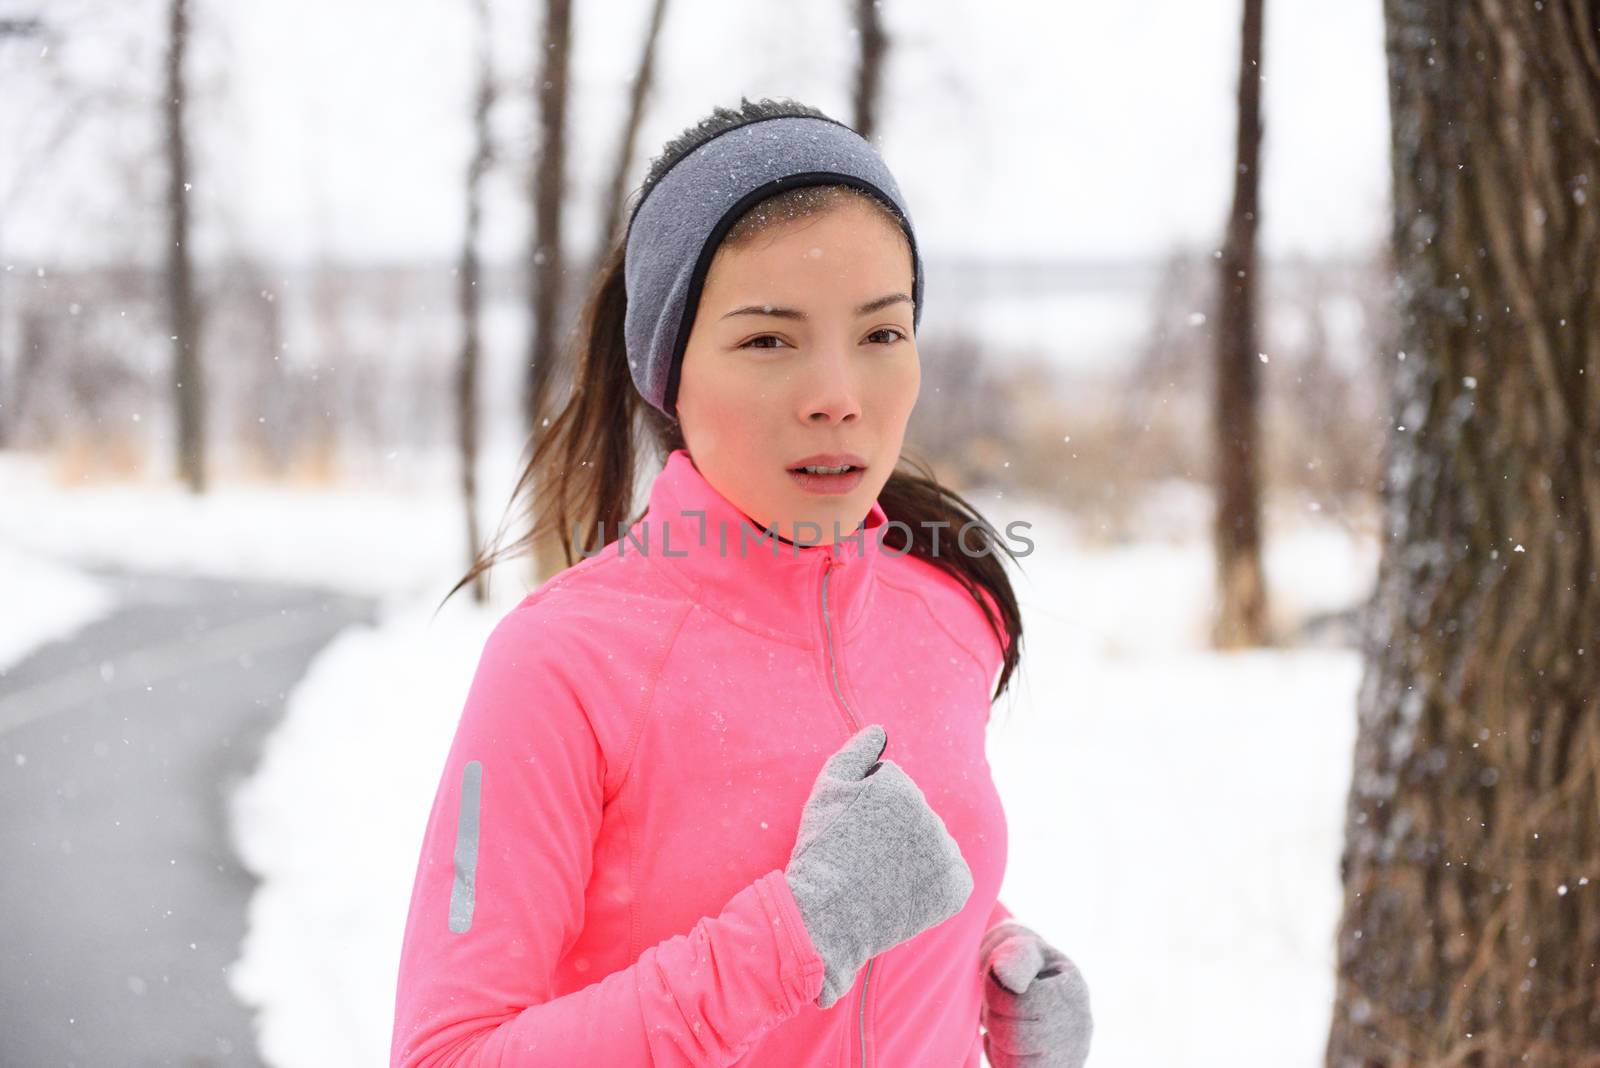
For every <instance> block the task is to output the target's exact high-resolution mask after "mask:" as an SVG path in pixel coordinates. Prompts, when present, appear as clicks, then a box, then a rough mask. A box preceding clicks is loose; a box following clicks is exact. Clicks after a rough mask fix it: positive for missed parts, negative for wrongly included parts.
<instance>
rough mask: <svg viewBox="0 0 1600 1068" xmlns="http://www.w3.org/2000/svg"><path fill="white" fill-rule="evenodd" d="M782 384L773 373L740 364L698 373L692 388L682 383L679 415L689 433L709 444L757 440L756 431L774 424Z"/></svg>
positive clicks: (780, 399) (782, 393) (780, 398)
mask: <svg viewBox="0 0 1600 1068" xmlns="http://www.w3.org/2000/svg"><path fill="white" fill-rule="evenodd" d="M782 385H783V384H782V382H781V381H775V380H774V379H773V376H772V375H771V374H761V373H753V374H752V373H747V371H742V370H741V369H738V368H725V369H724V370H723V372H722V373H720V374H706V375H696V377H695V380H694V383H693V390H692V391H687V392H686V391H685V390H684V389H683V387H682V386H680V387H679V403H678V407H679V415H680V418H681V421H682V423H683V425H684V429H685V433H686V434H693V435H694V436H695V437H697V438H699V439H700V440H701V441H702V442H704V443H707V444H711V443H713V442H714V441H719V440H720V441H734V442H739V441H744V442H748V441H751V440H754V439H753V437H752V435H753V434H754V433H755V431H757V430H759V429H761V428H768V429H770V428H771V427H772V426H773V421H772V420H773V414H774V412H775V411H776V409H778V408H779V407H780V406H781V405H782V404H783V401H784V392H783V388H782Z"/></svg>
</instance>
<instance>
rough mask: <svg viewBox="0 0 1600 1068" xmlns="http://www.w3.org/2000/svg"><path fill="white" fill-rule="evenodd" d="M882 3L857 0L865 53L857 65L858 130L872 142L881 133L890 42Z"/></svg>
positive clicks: (860, 33)
mask: <svg viewBox="0 0 1600 1068" xmlns="http://www.w3.org/2000/svg"><path fill="white" fill-rule="evenodd" d="M879 2H880V0H856V35H857V36H858V37H860V38H861V50H860V52H859V53H858V58H857V65H856V88H855V129H856V133H858V134H860V135H861V136H862V137H864V138H866V139H867V140H868V141H871V140H872V138H873V136H874V135H875V134H876V133H877V132H878V100H879V97H880V95H881V94H880V92H879V89H880V87H881V86H882V85H883V61H884V56H885V54H886V53H887V52H888V51H889V39H888V36H887V35H886V34H885V33H884V32H883V16H882V15H881V14H880V13H879V11H878V4H879Z"/></svg>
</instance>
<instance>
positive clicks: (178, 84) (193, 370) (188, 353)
mask: <svg viewBox="0 0 1600 1068" xmlns="http://www.w3.org/2000/svg"><path fill="white" fill-rule="evenodd" d="M188 6H189V5H188V0H171V2H170V6H169V8H168V39H167V84H166V90H167V92H166V100H165V106H164V108H163V111H164V115H165V118H166V133H167V279H166V281H167V309H168V316H169V317H170V322H171V329H172V345H173V369H172V370H173V374H172V379H173V389H174V391H175V395H174V398H173V401H174V406H175V410H176V413H177V423H178V439H177V445H178V457H177V460H178V472H179V475H180V477H182V479H183V481H184V482H185V483H186V484H187V485H188V487H189V489H190V491H191V492H194V493H203V492H205V488H206V435H205V382H204V379H203V376H202V373H201V367H200V352H199V346H200V324H199V321H198V314H197V309H196V302H195V295H194V277H193V268H192V264H191V261H190V258H189V185H190V183H189V145H188V140H187V139H186V137H185V136H184V129H183V117H184V104H185V101H186V99H187V87H186V86H185V84H184V75H183V59H184V54H185V53H186V51H187V50H188V43H189V12H188Z"/></svg>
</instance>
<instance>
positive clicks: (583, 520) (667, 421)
mask: <svg viewBox="0 0 1600 1068" xmlns="http://www.w3.org/2000/svg"><path fill="white" fill-rule="evenodd" d="M779 115H797V116H798V115H805V116H812V117H816V118H828V116H827V115H825V114H824V113H823V112H821V111H818V110H817V109H816V108H813V107H810V106H808V105H805V104H801V103H797V102H795V101H792V100H785V99H778V100H771V99H761V100H756V101H750V100H746V99H744V98H741V99H740V106H739V107H738V108H737V109H733V108H723V107H717V108H714V109H713V110H712V113H711V114H710V115H709V116H707V117H706V118H704V119H702V120H700V122H699V123H697V124H696V125H694V126H692V127H690V128H688V129H686V130H684V131H683V133H681V134H679V135H678V136H677V137H675V138H673V139H672V140H671V141H669V142H668V143H667V144H666V146H665V147H664V148H663V149H662V152H661V154H660V155H659V156H657V157H656V158H655V159H654V160H652V161H651V163H650V168H649V172H648V174H647V175H646V176H645V179H644V183H643V185H642V186H641V187H640V189H639V190H638V192H637V193H636V194H635V195H634V197H633V198H632V201H633V209H632V210H637V209H638V204H639V202H640V201H642V200H643V199H644V197H645V195H646V194H647V193H648V192H649V191H650V189H651V188H652V187H653V186H654V185H655V183H656V182H657V181H658V180H660V178H661V175H663V174H665V173H666V171H667V170H668V169H669V168H670V167H671V166H672V165H673V164H674V163H675V162H677V161H678V160H679V159H681V158H683V156H685V155H687V154H688V153H689V152H691V151H693V150H694V149H695V148H696V147H698V146H699V145H702V144H704V143H705V142H707V141H709V140H710V139H711V138H713V137H715V136H716V135H717V134H718V133H720V132H722V131H724V130H726V129H729V128H730V127H733V126H739V125H743V124H744V123H747V122H750V121H752V120H753V119H757V118H770V117H773V116H779ZM842 197H855V198H858V199H859V200H861V201H862V202H864V203H867V204H870V205H872V206H873V207H874V208H875V210H877V211H879V212H881V213H882V215H883V217H884V218H885V219H886V220H887V221H889V222H890V223H891V224H892V225H894V226H895V228H896V231H897V232H899V226H900V224H899V222H898V221H897V220H896V219H895V217H894V215H893V212H892V209H891V208H889V207H888V206H887V205H885V204H884V203H883V202H881V201H879V200H878V199H877V198H876V197H873V196H870V195H869V194H866V193H864V192H862V191H861V190H859V189H855V188H853V187H850V186H845V185H829V186H805V187H800V188H795V189H789V190H786V191H783V192H780V193H778V194H776V195H774V196H773V197H770V198H768V199H766V200H763V201H761V203H760V205H759V210H757V209H756V208H752V209H751V210H749V211H747V212H746V214H745V215H744V216H743V217H742V218H741V219H740V221H739V223H738V224H737V225H736V226H734V227H733V229H731V230H730V231H729V233H728V235H727V237H725V238H724V240H723V244H724V245H729V244H740V243H743V242H745V241H748V240H750V239H752V238H753V237H754V236H755V235H756V234H757V233H759V232H761V231H762V230H763V229H766V228H768V227H771V226H773V225H777V224H779V223H781V222H783V221H785V220H787V219H791V218H796V217H800V216H803V215H808V214H818V213H820V212H823V211H827V210H830V208H831V207H832V205H834V204H836V203H837V202H838V201H839V199H840V198H842ZM626 247H627V246H626V241H625V230H624V233H623V234H620V235H618V236H617V237H616V239H615V243H614V245H613V246H612V247H611V249H610V251H609V252H608V253H607V255H606V258H605V259H604V261H603V262H602V263H601V265H600V269H599V273H598V274H597V275H596V277H595V279H594V282H593V287H592V289H591V290H590V291H589V295H588V297H587V299H586V300H585V302H584V307H583V312H582V316H581V319H580V322H579V325H578V330H577V332H576V333H575V334H574V340H573V345H574V349H575V351H574V352H573V353H572V354H571V356H572V358H571V361H570V364H571V365H572V366H574V367H575V368H576V379H575V381H574V382H573V384H572V390H571V394H570V397H569V398H568V399H567V401H566V402H565V404H564V405H563V406H562V408H561V411H560V414H558V415H557V416H556V417H555V418H554V419H551V420H548V421H547V423H548V425H547V426H544V427H541V428H540V429H539V431H536V432H535V434H534V435H533V437H532V438H531V439H530V441H532V442H533V444H534V448H533V452H532V455H531V456H530V458H529V460H528V462H527V465H526V466H525V467H524V468H523V471H522V475H521V477H520V478H519V479H518V480H517V486H516V489H515V490H513V491H512V495H511V504H512V505H515V504H516V503H517V502H518V501H519V500H520V501H521V502H522V507H521V509H520V511H521V514H522V516H523V518H524V520H525V521H526V522H527V524H528V526H527V532H526V533H525V534H523V535H522V536H521V537H520V538H518V539H517V540H516V541H515V542H513V543H512V544H511V545H509V546H504V547H495V548H493V549H491V550H487V551H480V552H479V553H478V555H477V557H476V559H475V560H474V561H473V564H472V567H471V568H470V569H469V570H468V571H467V573H466V574H465V575H464V576H462V578H461V580H460V581H459V582H457V583H456V584H455V586H454V587H452V588H451V590H450V592H449V593H447V594H445V597H444V600H446V601H447V600H449V599H450V597H451V596H453V595H454V594H455V593H456V591H457V590H459V589H461V588H462V587H463V586H465V585H467V584H468V583H469V582H471V581H472V580H473V579H474V578H476V577H477V576H478V575H479V574H480V573H481V572H483V571H486V570H488V569H489V568H491V567H493V566H494V565H495V564H496V563H498V562H499V561H500V560H501V559H503V558H506V557H513V556H518V555H524V554H527V553H530V552H532V551H533V549H534V546H535V545H537V544H538V543H539V541H540V540H541V539H543V538H545V537H547V536H549V534H550V533H551V531H552V527H553V529H554V533H555V534H556V536H557V537H559V539H560V545H561V549H562V553H563V554H564V556H565V558H566V562H567V566H568V567H571V566H572V565H573V564H574V563H576V562H577V561H576V559H575V557H574V545H573V540H572V533H573V532H575V531H577V530H584V531H588V533H587V534H586V535H585V536H584V537H583V541H582V544H581V545H579V546H578V547H577V548H578V550H579V551H580V552H581V553H583V554H584V555H586V556H588V555H593V554H595V553H596V552H598V551H599V550H601V549H602V548H604V546H605V545H606V544H609V542H610V540H614V539H615V538H617V537H620V536H621V533H622V531H623V530H624V529H626V528H627V527H630V526H632V525H633V523H634V522H636V521H637V520H638V519H640V518H642V517H643V512H642V511H641V512H639V513H637V514H636V515H633V516H632V517H630V516H629V515H628V513H629V511H630V509H631V508H632V507H633V497H634V485H635V481H636V475H637V473H638V464H639V463H640V461H641V459H642V457H641V455H640V452H641V449H640V445H641V439H645V440H647V441H648V442H649V443H651V444H653V445H654V447H655V453H656V455H655V456H654V457H652V461H653V463H654V465H655V466H656V467H657V468H659V466H660V464H661V463H663V462H665V460H666V457H667V454H668V453H670V452H672V451H673V450H674V449H681V448H685V444H684V440H683V432H682V429H681V428H680V426H679V425H678V422H677V420H676V419H673V418H672V417H670V416H668V415H667V414H666V413H665V412H662V411H661V410H660V409H658V408H656V407H655V406H654V405H652V404H650V403H649V402H648V401H646V400H645V399H644V398H643V397H642V396H641V395H640V394H639V392H638V390H637V389H636V388H635V387H634V384H633V379H632V376H631V374H630V372H629V369H628V354H627V348H626V346H625V344H624V341H623V320H624V315H625V312H626V310H627V291H626V288H625V286H624V281H623V254H624V252H625V251H626ZM906 247H907V250H908V253H909V249H910V244H909V242H908V243H907V246H906ZM900 463H902V464H908V465H910V466H911V467H913V468H914V469H915V470H914V471H907V470H900V469H898V468H897V469H896V470H895V471H894V472H892V473H891V474H890V476H889V480H888V482H887V483H886V484H885V485H884V487H883V489H882V490H881V491H880V492H879V494H878V503H879V505H880V506H882V508H883V510H884V512H885V514H886V515H887V516H888V518H889V519H890V520H897V521H898V523H897V524H896V525H893V526H890V527H888V528H887V529H886V530H885V533H884V536H883V545H884V546H885V547H886V548H889V549H893V550H894V551H896V552H901V553H905V552H909V553H910V554H911V555H913V556H917V557H920V558H922V559H923V560H926V561H927V562H929V563H931V564H933V565H934V566H936V567H939V568H941V569H943V570H944V571H946V572H948V573H949V574H950V575H951V576H952V577H953V578H955V579H956V581H957V582H959V583H960V584H961V586H962V587H963V588H964V589H966V590H967V592H968V593H970V594H971V595H972V597H973V599H974V600H975V601H976V602H977V604H978V607H979V609H980V610H981V611H982V612H983V614H984V618H986V619H987V620H988V621H989V625H990V627H992V628H993V629H994V632H995V635H996V636H997V637H1000V638H1002V639H1003V641H1004V643H1005V645H1006V653H1005V666H1004V669H1003V670H1002V671H1001V673H1000V678H999V682H998V683H997V685H996V686H995V691H994V694H993V695H992V696H991V700H993V699H996V698H998V697H999V696H1000V694H1001V693H1003V692H1004V691H1005V688H1006V686H1007V684H1008V683H1009V682H1010V679H1011V675H1012V673H1013V671H1014V670H1015V669H1016V666H1017V663H1018V661H1019V660H1020V656H1021V644H1020V643H1021V638H1022V616H1021V614H1020V613H1019V612H1018V610H1017V600H1016V596H1015V595H1014V594H1013V593H1012V590H1011V580H1010V579H1009V578H1007V576H1006V572H1005V567H1004V565H1003V564H1002V562H1001V560H1000V558H999V556H998V554H999V553H1002V552H1003V553H1005V554H1006V555H1007V556H1010V557H1012V559H1015V554H1014V553H1012V551H1011V549H1010V547H1009V546H1007V545H1006V544H1005V542H1004V540H1003V539H1001V538H1000V537H999V536H998V534H996V532H995V530H994V528H993V527H992V526H991V525H990V524H989V523H988V522H987V521H986V520H985V519H984V518H983V517H982V516H981V515H979V514H978V512H977V510H976V509H974V508H973V507H972V506H971V505H970V504H969V503H968V502H967V501H966V500H965V499H963V498H962V497H961V496H960V495H958V494H956V493H954V492H953V491H951V490H948V489H946V488H944V487H943V486H941V485H939V483H938V481H937V480H936V479H935V478H934V476H933V473H932V471H931V470H929V468H928V467H927V466H926V465H925V464H923V463H921V462H919V461H917V460H914V459H912V458H910V457H909V456H908V455H905V454H903V455H902V456H901V458H900ZM508 508H509V506H508ZM963 527H966V528H967V530H966V533H965V534H964V535H963V536H962V541H963V542H964V543H965V545H964V546H962V545H956V546H955V548H956V551H951V546H952V543H954V542H955V541H956V532H958V531H961V530H962V528H963ZM941 528H942V530H943V531H944V532H945V533H944V534H943V536H941V537H940V538H939V551H938V552H935V551H934V547H933V536H934V535H933V533H932V532H934V531H936V530H940V529H941ZM606 530H611V531H613V532H614V534H613V535H612V538H611V539H603V538H602V535H603V533H604V532H605V531H606ZM498 540H499V539H498V537H497V538H496V541H498ZM984 594H987V595H988V597H989V598H992V599H993V604H992V605H991V604H990V603H986V598H985V596H984ZM440 603H441V604H443V601H441V602H440Z"/></svg>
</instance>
